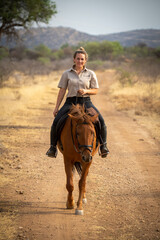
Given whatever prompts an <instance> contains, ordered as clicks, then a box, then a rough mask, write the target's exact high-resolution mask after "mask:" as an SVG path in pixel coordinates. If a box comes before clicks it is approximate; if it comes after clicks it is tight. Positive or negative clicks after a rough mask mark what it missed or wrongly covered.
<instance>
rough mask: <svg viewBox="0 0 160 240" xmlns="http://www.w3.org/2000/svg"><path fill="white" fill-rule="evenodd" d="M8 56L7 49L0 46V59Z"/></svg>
mask: <svg viewBox="0 0 160 240" xmlns="http://www.w3.org/2000/svg"><path fill="white" fill-rule="evenodd" d="M8 56H9V51H8V49H6V48H3V47H0V60H2V59H3V58H6V57H8Z"/></svg>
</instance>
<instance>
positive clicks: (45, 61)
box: [37, 57, 50, 65]
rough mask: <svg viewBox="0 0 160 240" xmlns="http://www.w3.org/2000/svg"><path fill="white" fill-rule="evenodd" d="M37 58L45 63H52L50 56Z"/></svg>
mask: <svg viewBox="0 0 160 240" xmlns="http://www.w3.org/2000/svg"><path fill="white" fill-rule="evenodd" d="M37 60H38V61H39V62H41V63H42V64H44V65H48V64H49V63H50V58H48V57H39V58H38V59H37Z"/></svg>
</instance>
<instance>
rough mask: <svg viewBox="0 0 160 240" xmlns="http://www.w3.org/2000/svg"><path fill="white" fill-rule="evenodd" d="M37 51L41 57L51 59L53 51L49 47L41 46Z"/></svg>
mask: <svg viewBox="0 0 160 240" xmlns="http://www.w3.org/2000/svg"><path fill="white" fill-rule="evenodd" d="M35 51H36V52H37V53H38V54H40V56H41V57H48V58H49V57H51V55H52V51H51V49H50V48H48V47H47V46H45V45H43V44H40V45H39V46H37V47H35Z"/></svg>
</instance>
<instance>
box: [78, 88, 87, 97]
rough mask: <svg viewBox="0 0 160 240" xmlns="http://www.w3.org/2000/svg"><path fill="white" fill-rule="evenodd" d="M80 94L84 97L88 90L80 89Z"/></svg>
mask: <svg viewBox="0 0 160 240" xmlns="http://www.w3.org/2000/svg"><path fill="white" fill-rule="evenodd" d="M78 93H79V94H80V95H82V96H83V95H84V94H86V93H87V89H79V90H78Z"/></svg>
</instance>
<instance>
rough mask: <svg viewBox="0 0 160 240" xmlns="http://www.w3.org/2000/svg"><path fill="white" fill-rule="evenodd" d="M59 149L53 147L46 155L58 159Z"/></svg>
mask: <svg viewBox="0 0 160 240" xmlns="http://www.w3.org/2000/svg"><path fill="white" fill-rule="evenodd" d="M57 153H58V151H57V147H56V146H51V147H50V148H49V149H48V151H47V152H46V155H47V156H48V157H52V158H56V157H57Z"/></svg>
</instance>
